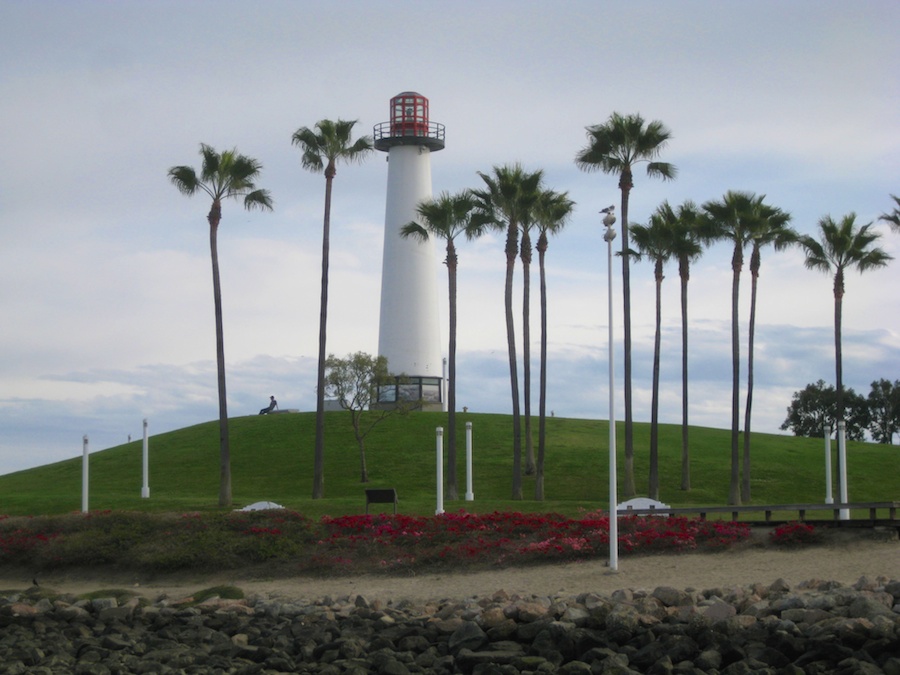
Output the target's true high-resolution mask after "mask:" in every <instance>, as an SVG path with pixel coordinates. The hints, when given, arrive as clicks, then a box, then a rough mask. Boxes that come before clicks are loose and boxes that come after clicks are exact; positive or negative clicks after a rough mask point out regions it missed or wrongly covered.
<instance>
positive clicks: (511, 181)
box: [472, 164, 543, 499]
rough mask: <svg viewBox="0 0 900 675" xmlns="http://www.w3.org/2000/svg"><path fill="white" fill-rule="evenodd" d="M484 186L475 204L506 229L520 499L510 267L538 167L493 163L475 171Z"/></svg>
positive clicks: (516, 437) (534, 195)
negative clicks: (484, 170)
mask: <svg viewBox="0 0 900 675" xmlns="http://www.w3.org/2000/svg"><path fill="white" fill-rule="evenodd" d="M478 175H479V176H481V179H482V180H483V181H484V183H485V185H486V186H487V187H486V188H485V189H482V190H473V191H472V195H473V196H474V197H475V200H476V203H477V208H478V210H479V211H480V212H481V214H482V217H484V218H486V219H487V220H488V221H489V222H490V223H492V224H493V225H494V227H495V228H498V229H500V228H505V229H506V248H505V250H506V286H505V293H504V307H505V310H506V341H507V349H508V352H509V379H510V386H511V388H512V408H513V411H512V412H513V415H512V417H513V485H512V498H513V499H522V421H521V409H520V406H519V374H518V367H517V364H516V336H515V325H514V323H513V308H512V290H513V271H514V270H515V266H516V255H517V254H518V252H519V225H520V224H521V223H522V221H523V220H527V219H528V218H529V217H530V216H529V214H530V213H531V211H532V209H534V206H535V203H536V201H537V199H538V195H539V193H540V187H541V181H542V179H543V172H542V171H535V172H533V173H527V172H526V171H525V170H524V169H523V168H522V166H521V165H519V164H515V165H513V166H495V167H494V174H493V175H492V176H489V175H487V174H484V173H481V172H480V171H479V172H478Z"/></svg>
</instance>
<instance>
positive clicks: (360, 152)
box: [291, 119, 372, 499]
mask: <svg viewBox="0 0 900 675" xmlns="http://www.w3.org/2000/svg"><path fill="white" fill-rule="evenodd" d="M355 124H356V120H353V121H348V120H341V119H339V120H338V121H337V122H335V121H333V120H327V119H326V120H319V121H318V122H316V124H315V127H314V128H313V129H310V128H309V127H301V128H299V129H297V131H295V132H294V135H293V137H292V139H291V142H292V143H293V144H294V145H296V146H298V147H299V148H300V150H301V151H302V152H303V155H302V156H301V159H300V162H301V164H302V166H303V168H304V169H307V170H309V171H312V172H313V173H321V172H324V173H325V216H324V222H323V225H322V295H321V300H320V303H319V308H320V309H319V362H318V373H317V377H316V445H315V458H314V467H313V495H312V498H313V499H321V498H322V497H324V496H325V359H326V357H327V354H326V351H325V349H326V348H325V336H326V320H327V318H328V247H329V230H330V228H331V186H332V183H333V181H334V176H335V174H336V173H337V163H338V162H339V161H344V162H354V161H360V162H361V161H362V160H363V159H364V158H365V156H366V155H367V154H368V153H370V152H371V151H372V139H371V138H370V137H369V136H362V137H361V138H358V139H356V140H355V141H353V140H352V134H353V126H354V125H355Z"/></svg>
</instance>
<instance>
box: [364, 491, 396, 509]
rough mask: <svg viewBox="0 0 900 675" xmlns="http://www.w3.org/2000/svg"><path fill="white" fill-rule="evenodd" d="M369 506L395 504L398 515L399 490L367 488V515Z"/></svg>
mask: <svg viewBox="0 0 900 675" xmlns="http://www.w3.org/2000/svg"><path fill="white" fill-rule="evenodd" d="M369 504H393V505H394V513H397V490H395V489H394V488H366V514H367V515H368V513H369Z"/></svg>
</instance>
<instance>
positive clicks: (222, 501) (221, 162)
mask: <svg viewBox="0 0 900 675" xmlns="http://www.w3.org/2000/svg"><path fill="white" fill-rule="evenodd" d="M200 155H201V157H203V164H202V166H201V168H200V175H199V176H198V175H197V173H196V172H195V171H194V169H193V168H192V167H190V166H173V167H172V168H171V169H169V180H171V181H172V183H173V184H174V185H175V187H176V188H178V190H179V191H180V192H181V193H182V194H186V195H188V196H191V195H194V194H196V193H197V192H198V191H200V192H204V193H206V194H207V195H209V197H210V198H211V199H212V207H211V208H210V210H209V214H208V215H207V216H206V220H207V222H208V223H209V250H210V255H211V256H212V275H213V301H214V304H215V315H216V369H217V372H218V385H219V506H230V505H231V449H230V447H229V444H228V405H227V400H226V396H225V339H224V330H223V328H222V287H221V285H220V283H219V251H218V245H217V235H218V231H219V223H220V222H221V220H222V201H223V200H225V199H230V198H239V197H243V198H244V208H246V209H247V210H252V209H257V208H258V209H262V210H268V211H271V210H272V198H271V197H270V196H269V192H268V191H267V190H260V189H257V187H256V184H255V181H256V179H257V177H258V176H259V173H260V171H261V170H262V164H260V163H259V162H258V161H257V160H255V159H252V158H250V157H245V156H244V155H241V154H238V152H237V149H232V150H225V151H224V152H222V153H218V152H216V151H215V150H214V149H213V148H211V147H210V146H208V145H206V144H204V143H201V144H200Z"/></svg>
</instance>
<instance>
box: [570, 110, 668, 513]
mask: <svg viewBox="0 0 900 675" xmlns="http://www.w3.org/2000/svg"><path fill="white" fill-rule="evenodd" d="M587 135H588V145H587V147H585V148H583V149H582V150H581V151H580V152H579V153H578V154H577V155H576V156H575V163H576V164H577V165H578V168H580V169H582V170H584V171H596V170H598V169H599V170H600V171H603V172H604V173H610V174H617V175H618V176H619V190H620V191H621V193H622V206H621V212H622V295H623V300H624V312H623V314H624V320H623V329H624V352H625V354H624V356H625V358H624V376H625V377H624V380H625V384H624V388H625V485H624V486H623V493H624V495H625V496H633V495H634V494H635V489H634V419H633V417H632V409H631V398H632V396H631V273H630V270H629V262H628V253H629V244H628V198H629V195H630V194H631V189H632V188H633V187H634V183H633V169H634V165H635V164H638V163H641V162H646V163H647V175H648V176H650V177H657V178H662V179H663V180H668V179H673V178H675V175H676V173H677V169H676V168H675V166H674V165H672V164H669V163H668V162H659V161H656V158H657V157H658V156H659V153H660V151H662V149H663V148H664V147H665V146H666V143H667V142H668V141H669V139H670V138H671V136H672V134H671V132H670V131H669V130H668V129H667V128H666V127H665V125H663V123H662V122H660V121H658V120H654V121H652V122H649V123H647V124H645V123H644V118H643V117H641V116H640V115H638V114H635V115H620V114H619V113H615V112H614V113H613V114H612V115H610V118H609V119H608V120H607V121H606V123H605V124H598V125H595V126H590V127H587Z"/></svg>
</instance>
